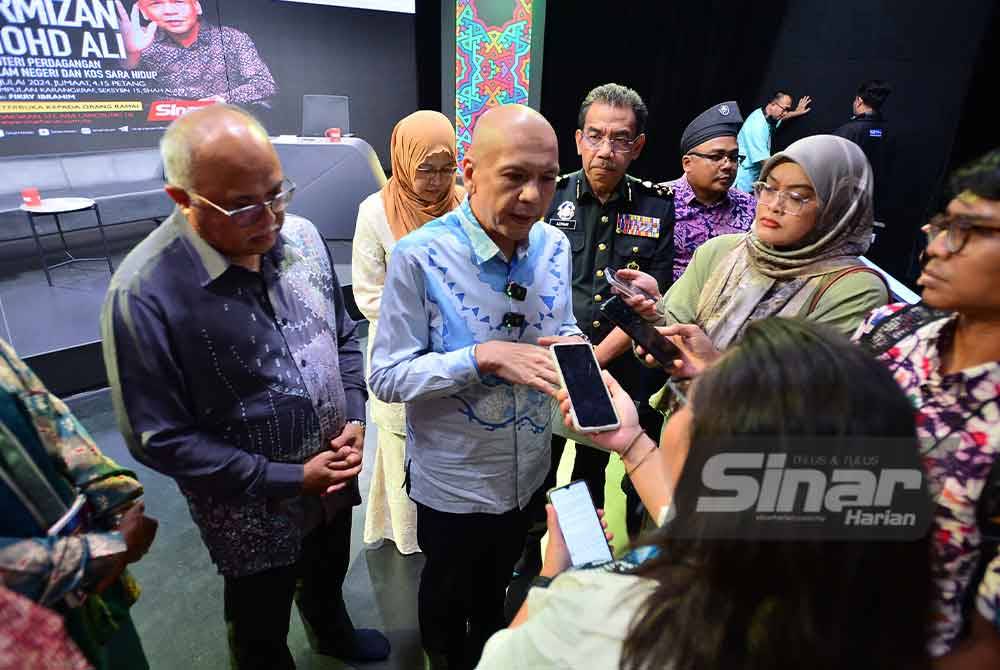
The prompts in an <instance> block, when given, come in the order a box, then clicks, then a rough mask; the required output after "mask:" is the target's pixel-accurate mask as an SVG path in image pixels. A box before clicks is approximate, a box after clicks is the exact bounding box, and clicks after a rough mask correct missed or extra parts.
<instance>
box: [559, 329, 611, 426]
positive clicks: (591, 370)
mask: <svg viewBox="0 0 1000 670" xmlns="http://www.w3.org/2000/svg"><path fill="white" fill-rule="evenodd" d="M549 348H550V349H551V350H552V356H553V358H554V359H555V362H556V368H557V369H558V370H559V377H560V378H561V379H562V384H563V388H565V389H566V391H567V392H568V393H569V399H570V401H571V402H572V403H573V410H572V418H573V427H574V428H576V430H578V431H579V432H581V433H597V432H600V431H602V430H614V429H615V428H617V427H618V425H619V422H618V412H616V411H615V405H614V403H613V402H611V393H609V392H608V387H607V385H606V384H605V383H604V377H602V376H601V366H600V365H598V363H597V357H596V356H594V347H592V346H591V345H590V344H589V343H588V342H562V343H556V344H553V345H551V346H550V347H549Z"/></svg>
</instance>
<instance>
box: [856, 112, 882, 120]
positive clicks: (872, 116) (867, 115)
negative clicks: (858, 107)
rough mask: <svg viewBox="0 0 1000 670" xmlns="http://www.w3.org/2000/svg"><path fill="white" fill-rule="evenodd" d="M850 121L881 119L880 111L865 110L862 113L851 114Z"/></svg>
mask: <svg viewBox="0 0 1000 670" xmlns="http://www.w3.org/2000/svg"><path fill="white" fill-rule="evenodd" d="M851 121H882V113H881V112H870V113H869V112H865V113H864V114H853V115H852V116H851Z"/></svg>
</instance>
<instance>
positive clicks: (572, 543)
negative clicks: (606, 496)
mask: <svg viewBox="0 0 1000 670" xmlns="http://www.w3.org/2000/svg"><path fill="white" fill-rule="evenodd" d="M549 502H550V503H552V506H553V507H555V508H556V514H558V515H559V528H560V529H561V530H562V534H563V538H564V539H565V540H566V548H567V549H569V557H570V560H571V561H572V562H573V567H575V568H578V567H580V566H582V565H587V564H595V563H596V564H600V563H607V562H608V561H611V560H613V559H614V557H613V556H612V555H611V548H610V547H609V546H608V539H607V538H606V537H604V528H602V527H601V519H600V517H598V516H597V510H596V509H595V508H594V501H593V499H591V497H590V490H589V489H588V488H587V482H585V481H583V480H582V479H580V480H577V481H575V482H572V483H570V484H567V485H566V486H562V487H560V488H557V489H552V490H551V491H549Z"/></svg>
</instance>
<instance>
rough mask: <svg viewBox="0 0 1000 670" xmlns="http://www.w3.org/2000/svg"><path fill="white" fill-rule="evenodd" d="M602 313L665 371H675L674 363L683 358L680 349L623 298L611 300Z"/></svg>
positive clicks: (602, 308) (603, 307)
mask: <svg viewBox="0 0 1000 670" xmlns="http://www.w3.org/2000/svg"><path fill="white" fill-rule="evenodd" d="M601 312H602V313H603V314H604V315H605V316H607V317H608V318H609V319H611V320H612V321H613V322H614V323H615V325H617V326H618V327H619V328H621V329H622V330H624V331H625V333H626V334H628V336H629V337H631V338H632V339H633V340H635V342H636V343H637V344H638V345H639V346H641V347H642V348H643V349H645V350H646V352H647V353H648V354H650V355H651V356H652V357H653V358H655V359H656V361H657V362H658V363H659V364H660V365H662V366H663V368H664V369H665V370H671V369H673V367H674V361H675V360H676V359H678V358H680V357H681V352H680V349H678V348H677V345H675V344H674V343H673V342H671V341H670V340H668V339H667V338H665V337H664V336H663V335H660V332H659V331H658V330H656V328H654V327H653V326H652V325H650V323H649V322H648V321H646V320H645V319H644V318H642V316H640V315H639V314H638V313H636V312H635V311H633V310H632V308H631V307H629V306H628V305H626V304H625V302H624V301H623V300H622V299H621V298H619V297H617V296H614V297H612V298H611V299H609V300H608V301H607V302H605V303H604V305H602V306H601Z"/></svg>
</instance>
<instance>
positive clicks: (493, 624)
mask: <svg viewBox="0 0 1000 670" xmlns="http://www.w3.org/2000/svg"><path fill="white" fill-rule="evenodd" d="M416 505H417V542H418V543H419V544H420V548H421V550H422V551H423V552H424V558H425V559H426V562H425V563H424V570H423V573H422V574H421V576H420V594H419V601H418V613H419V618H420V636H421V638H422V640H423V646H424V648H425V649H427V650H428V651H429V652H434V653H437V654H444V655H445V656H446V657H447V659H448V668H449V670H464V669H466V668H469V669H471V668H474V667H475V666H476V664H477V663H478V662H479V657H480V655H481V654H482V651H483V646H484V645H485V644H486V640H488V639H489V637H490V636H491V635H493V633H495V632H497V631H498V630H500V629H501V628H503V627H504V625H505V622H504V619H503V603H504V592H505V591H506V589H507V584H508V583H509V582H510V575H511V571H512V570H513V568H514V563H515V561H517V557H518V555H520V553H521V548H522V547H523V546H524V535H525V533H526V532H527V529H528V517H527V515H526V513H525V512H524V511H522V510H519V509H514V510H511V511H510V512H507V513H505V514H451V513H448V512H440V511H438V510H435V509H432V508H430V507H427V506H426V505H421V504H420V503H417V504H416Z"/></svg>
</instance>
